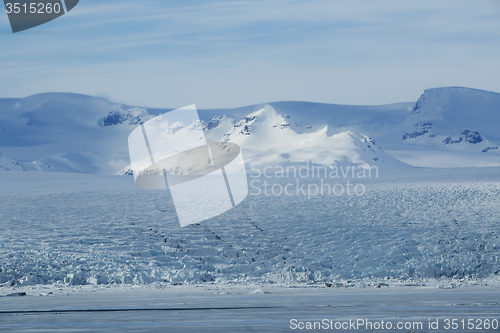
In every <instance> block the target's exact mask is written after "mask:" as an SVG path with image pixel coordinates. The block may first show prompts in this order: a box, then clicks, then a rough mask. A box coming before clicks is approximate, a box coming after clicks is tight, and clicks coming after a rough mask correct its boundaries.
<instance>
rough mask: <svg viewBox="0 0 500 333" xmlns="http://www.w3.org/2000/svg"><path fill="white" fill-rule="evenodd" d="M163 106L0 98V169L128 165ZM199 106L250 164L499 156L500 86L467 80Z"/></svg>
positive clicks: (67, 97)
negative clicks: (406, 95) (413, 91)
mask: <svg viewBox="0 0 500 333" xmlns="http://www.w3.org/2000/svg"><path fill="white" fill-rule="evenodd" d="M168 111H169V110H168V109H145V108H140V107H129V106H126V105H121V104H117V103H112V102H109V101H107V100H105V99H102V98H96V97H90V96H84V95H78V94H63V93H48V94H39V95H34V96H30V97H27V98H21V99H12V98H9V99H0V153H1V154H2V156H3V157H2V160H1V161H0V165H2V166H3V167H0V170H5V169H9V170H12V169H13V167H12V163H19V164H16V165H17V166H18V169H24V170H28V171H32V170H41V171H58V172H78V173H99V174H115V173H118V172H119V171H120V170H123V173H126V170H127V166H128V165H129V164H130V159H129V156H128V147H127V138H128V135H129V134H130V133H131V131H132V130H133V129H134V128H136V127H137V126H138V125H139V124H140V123H141V122H145V121H147V120H149V119H151V118H152V117H154V116H156V115H158V114H161V113H164V112H168ZM199 115H200V118H201V119H202V121H203V123H204V126H205V135H206V138H207V141H213V142H214V141H228V142H234V143H237V144H238V145H240V146H241V147H242V149H243V156H244V157H245V159H246V161H247V162H248V164H250V163H252V162H261V163H263V164H288V163H303V162H306V161H309V162H311V163H316V164H321V165H333V164H335V165H337V164H355V165H367V164H370V165H377V166H379V167H382V168H402V167H408V165H413V166H432V167H454V166H492V165H497V166H498V165H500V149H499V147H500V134H499V132H498V130H497V127H498V125H499V124H500V94H497V93H493V92H487V91H481V90H475V89H469V88H457V87H450V88H436V89H429V90H426V91H425V92H424V94H423V95H422V96H421V97H420V98H419V99H418V101H417V102H416V103H411V102H410V103H397V104H391V105H383V106H352V105H333V104H320V103H309V102H274V103H269V104H260V105H253V106H247V107H242V108H237V109H222V110H199ZM12 161H14V162H12ZM6 165H7V166H6ZM9 166H10V167H9Z"/></svg>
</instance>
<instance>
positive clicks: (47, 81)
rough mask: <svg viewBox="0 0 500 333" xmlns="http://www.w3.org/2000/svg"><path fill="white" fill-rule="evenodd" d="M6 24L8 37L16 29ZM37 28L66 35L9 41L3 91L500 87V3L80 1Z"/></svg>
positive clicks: (286, 92) (203, 96)
mask: <svg viewBox="0 0 500 333" xmlns="http://www.w3.org/2000/svg"><path fill="white" fill-rule="evenodd" d="M5 18H6V15H4V16H2V15H0V31H3V30H5V31H7V30H9V31H10V28H9V27H8V22H7V21H6V20H5ZM2 29H3V30H2ZM35 29H36V30H33V31H49V30H50V31H55V32H56V33H53V34H43V35H40V34H29V33H25V34H23V33H19V34H8V33H2V34H0V73H2V76H1V77H2V79H0V91H2V93H1V94H2V95H4V96H22V95H27V94H31V93H35V92H42V91H55V90H58V91H61V90H64V91H74V92H82V93H89V94H99V93H106V94H109V95H111V96H113V97H114V98H115V99H119V100H123V101H125V102H128V103H132V104H134V103H135V104H140V103H139V102H141V103H146V104H149V105H157V106H171V107H174V106H181V105H180V103H183V102H184V101H186V102H188V103H192V102H196V103H198V104H200V105H201V106H202V107H215V106H235V105H242V104H249V103H259V102H264V101H271V100H278V99H294V100H297V99H305V100H316V101H321V102H332V103H335V102H338V103H361V104H368V103H369V104H375V103H384V102H390V101H401V100H414V99H415V98H416V97H418V95H419V94H420V92H421V91H422V89H424V88H428V87H431V86H437V85H468V86H474V87H477V88H483V89H490V90H496V91H500V82H498V80H494V79H493V77H498V75H499V74H500V68H499V67H500V66H498V65H496V63H497V62H498V60H497V59H498V58H499V57H500V43H499V41H500V5H499V3H498V2H497V1H495V0H492V1H487V0H484V1H477V2H471V1H464V0H458V1H457V0H444V1H390V0H382V1H371V0H349V1H347V0H345V1H331V0H309V1H285V0H267V1H208V0H203V1H201V0H200V1H182V2H181V1H165V0H141V1H130V0H108V1H102V0H82V1H80V4H79V5H78V6H77V7H76V8H75V9H74V10H73V11H71V12H70V13H69V14H67V15H65V16H63V17H61V18H60V19H58V20H54V21H52V22H50V23H48V24H46V25H43V26H40V27H38V28H35ZM29 73H30V74H29ZM127 78H128V80H139V81H140V85H139V83H137V84H135V83H134V84H130V82H126V80H127ZM124 80H125V81H124ZM175 82H177V83H178V84H175ZM380 82H383V85H381V84H380ZM132 86H133V87H134V88H132ZM162 87H168V90H169V94H168V96H169V97H168V98H166V97H165V93H163V94H162V93H161V92H162V91H164V90H166V89H162ZM370 87H371V88H370ZM224 91H231V94H227V96H224ZM189 101H190V102H189Z"/></svg>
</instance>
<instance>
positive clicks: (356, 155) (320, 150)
mask: <svg viewBox="0 0 500 333" xmlns="http://www.w3.org/2000/svg"><path fill="white" fill-rule="evenodd" d="M206 129H207V130H206V134H205V135H206V137H207V139H208V140H209V141H227V142H233V143H236V144H238V145H239V146H240V147H242V149H244V152H245V158H247V159H248V160H249V161H251V162H258V163H261V164H266V165H269V164H290V163H301V162H304V161H309V162H311V163H314V164H319V165H327V166H332V165H339V164H348V165H352V164H355V165H361V166H369V165H377V166H379V167H389V168H402V167H408V165H406V164H405V163H402V162H400V161H398V160H397V159H395V158H394V157H392V156H390V155H388V154H386V153H384V152H383V151H382V150H381V149H380V147H377V146H376V144H375V141H373V140H372V139H371V138H369V137H368V136H366V135H363V134H362V133H357V132H354V131H352V130H346V131H342V132H339V133H336V134H333V135H330V136H329V135H328V129H329V126H328V125H325V126H323V127H320V128H318V129H317V130H314V128H313V126H312V125H309V124H306V125H305V126H302V124H300V123H297V122H293V117H291V116H289V115H286V116H283V115H280V114H279V113H278V112H276V110H275V109H274V108H273V107H271V106H270V105H266V106H264V107H263V108H262V109H260V110H258V111H255V112H252V113H250V114H248V115H247V116H245V117H243V119H242V120H240V121H236V120H234V119H230V118H227V117H222V118H221V117H218V118H213V119H212V120H211V121H210V122H208V124H207V126H206Z"/></svg>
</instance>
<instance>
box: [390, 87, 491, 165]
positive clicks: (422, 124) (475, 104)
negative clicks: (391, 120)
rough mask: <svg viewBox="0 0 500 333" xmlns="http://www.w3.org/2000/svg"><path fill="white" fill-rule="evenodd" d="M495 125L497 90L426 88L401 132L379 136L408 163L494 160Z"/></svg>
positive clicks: (436, 163)
mask: <svg viewBox="0 0 500 333" xmlns="http://www.w3.org/2000/svg"><path fill="white" fill-rule="evenodd" d="M499 126H500V94H497V93H493V92H488V91H482V90H476V89H470V88H461V87H448V88H436V89H428V90H426V91H425V92H424V93H423V94H422V96H421V97H420V98H419V99H418V101H417V103H416V104H415V106H414V107H413V109H412V112H411V115H410V116H409V117H408V118H407V119H406V120H405V121H403V122H402V124H401V125H400V126H398V131H399V133H391V134H392V135H393V136H392V137H390V136H389V137H387V136H386V137H384V136H382V137H381V141H382V142H384V143H385V147H387V149H388V150H389V151H390V153H391V154H393V155H394V156H396V157H398V158H399V159H401V160H403V161H405V162H407V163H409V164H412V165H417V166H447V167H453V166H498V165H499V163H500V150H498V149H499V146H500V131H499V130H498V128H499ZM397 134H399V135H400V138H399V140H398V138H397V137H395V135H397ZM386 141H392V142H394V144H392V145H391V144H389V143H388V142H386Z"/></svg>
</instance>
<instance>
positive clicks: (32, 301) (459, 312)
mask: <svg viewBox="0 0 500 333" xmlns="http://www.w3.org/2000/svg"><path fill="white" fill-rule="evenodd" d="M347 180H349V179H333V178H326V179H323V183H321V180H320V179H317V178H310V177H309V178H297V177H288V178H279V179H276V178H273V179H267V178H264V177H260V178H253V177H251V176H250V177H249V182H253V183H251V184H252V186H251V187H250V194H249V196H248V197H247V199H245V201H243V203H241V204H240V205H238V206H237V207H236V208H235V209H233V210H231V211H228V212H226V213H224V214H223V215H221V216H218V217H215V218H212V219H210V220H208V221H205V222H203V223H202V224H199V225H191V226H188V227H184V228H181V227H180V226H179V224H178V221H177V218H176V215H175V208H174V206H173V204H172V201H171V198H170V196H169V194H168V192H166V191H154V190H153V191H152V190H144V189H141V188H138V187H137V186H136V185H135V184H134V181H133V178H132V177H126V176H95V175H77V174H61V173H29V172H4V173H0V185H1V186H0V202H1V205H0V240H1V241H0V269H1V271H0V283H1V285H2V287H0V296H7V295H13V296H9V297H1V298H0V308H1V311H0V330H1V331H20V332H27V331H47V332H53V331H162V332H166V331H169V332H170V331H172V332H184V331H186V332H191V331H192V332H200V331H202V332H205V331H207V332H222V331H228V332H236V331H238V332H239V331H241V332H245V331H246V332H271V331H279V332H281V331H283V332H286V331H297V330H300V329H299V327H298V326H297V327H296V329H292V326H293V325H291V324H290V320H291V319H296V320H297V322H301V323H302V324H303V325H306V324H307V322H308V321H309V322H313V321H318V320H322V319H329V320H332V323H333V321H335V322H337V321H338V322H341V323H342V322H344V321H345V320H347V321H348V320H349V319H351V320H353V319H363V318H365V319H366V318H369V319H371V320H374V321H377V320H378V321H380V320H393V321H394V323H396V322H398V321H399V320H402V321H403V322H405V321H406V320H416V321H421V322H422V323H423V327H422V328H418V327H417V329H413V328H412V329H407V330H405V329H402V331H405V332H412V331H414V332H416V331H418V332H427V331H434V332H435V331H443V332H444V331H448V330H445V326H444V325H445V322H444V320H445V319H446V318H448V319H457V321H460V320H462V319H464V320H465V322H464V323H465V325H467V323H468V322H467V320H468V319H469V318H472V319H474V320H480V321H483V320H486V319H488V320H493V319H496V320H500V289H499V287H500V259H499V258H500V238H499V233H500V229H499V223H500V202H499V201H500V168H457V169H409V170H396V171H394V170H393V171H382V170H381V171H380V174H379V177H373V178H370V179H350V181H351V183H352V184H353V186H354V185H355V184H362V185H363V189H364V193H363V194H362V195H357V194H353V193H351V194H346V193H343V194H342V195H336V194H334V195H327V194H325V193H324V194H323V195H321V194H320V193H318V192H317V191H316V192H315V190H316V189H317V188H318V186H320V187H321V186H322V185H324V184H329V185H331V186H332V187H333V186H334V185H335V184H339V185H338V186H339V187H337V189H340V186H344V185H342V184H345V183H346V181H347ZM264 181H267V182H268V183H269V185H268V186H267V190H268V191H267V194H268V195H266V192H265V190H266V189H265V188H264ZM297 181H298V183H297ZM286 185H289V187H288V189H289V192H288V193H287V194H285V193H281V194H279V189H280V188H281V189H283V188H285V186H286ZM302 185H303V187H301V186H302ZM273 186H274V187H273ZM315 186H316V187H315ZM297 188H302V189H304V192H302V190H298V189H297ZM360 188H361V187H358V189H360ZM258 189H260V190H261V191H260V194H259V193H258V192H259V191H258ZM273 189H274V193H273V191H272V190H273ZM308 189H310V190H308ZM257 194H259V195H257ZM276 194H279V195H276ZM24 293H25V294H26V295H24ZM20 295H23V296H20ZM495 316H496V317H495ZM455 317H456V318H455ZM429 319H430V320H431V321H432V320H434V321H435V320H436V319H438V320H439V321H440V322H439V323H438V324H439V327H438V330H435V329H430V328H428V327H427V326H426V325H428V322H429ZM474 323H476V322H474ZM478 324H479V322H477V323H476V326H477V325H478ZM332 325H334V324H332ZM460 325H462V324H461V323H460ZM304 327H306V326H304ZM333 328H334V329H333V330H337V331H348V330H352V327H350V328H349V329H344V328H340V329H335V327H333ZM459 328H460V327H459ZM469 328H470V327H469ZM475 328H477V327H475ZM373 330H376V329H373ZM373 330H370V329H366V327H365V330H364V331H368V332H369V331H373ZM393 330H397V329H396V328H393ZM357 331H363V330H362V328H358V329H357ZM378 331H384V330H382V329H378ZM465 331H467V329H466V330H465ZM489 331H499V330H498V328H496V329H494V328H493V327H491V325H490V329H489Z"/></svg>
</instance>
